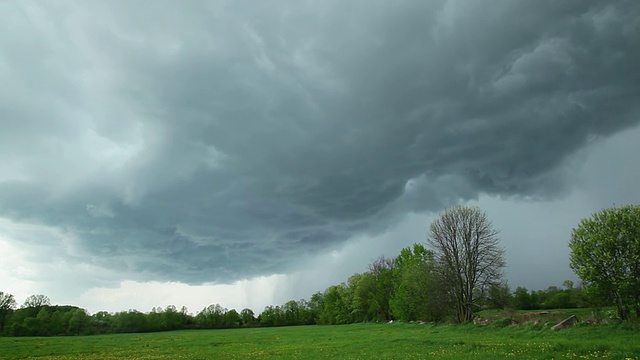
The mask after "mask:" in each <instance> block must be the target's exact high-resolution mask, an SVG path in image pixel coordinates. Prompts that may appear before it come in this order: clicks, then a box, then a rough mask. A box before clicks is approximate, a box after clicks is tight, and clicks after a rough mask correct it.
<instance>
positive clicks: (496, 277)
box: [428, 206, 505, 322]
mask: <svg viewBox="0 0 640 360" xmlns="http://www.w3.org/2000/svg"><path fill="white" fill-rule="evenodd" d="M499 241H500V239H499V238H498V232H497V231H496V230H495V229H494V228H493V226H492V225H491V222H490V221H489V218H488V217H487V215H486V214H485V213H484V212H483V211H482V210H481V209H480V208H478V207H466V206H456V207H453V208H449V209H446V210H445V211H444V212H442V213H441V214H440V217H439V218H437V219H436V220H435V221H434V222H433V223H432V224H431V227H430V232H429V240H428V244H429V245H430V246H431V248H432V249H433V251H434V254H435V257H436V259H437V261H438V263H439V266H438V269H439V271H440V276H441V277H442V279H443V281H445V282H446V283H447V284H448V285H449V287H450V296H451V298H452V299H453V303H454V304H455V314H456V319H457V321H458V322H465V321H470V320H472V319H473V312H474V310H475V309H477V308H479V303H478V301H479V300H481V299H482V298H483V297H484V295H485V293H486V291H487V290H488V289H489V287H491V286H492V285H495V284H499V283H500V281H501V278H502V268H503V267H504V266H505V260H504V250H503V249H502V248H500V247H499Z"/></svg>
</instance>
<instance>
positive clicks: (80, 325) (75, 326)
mask: <svg viewBox="0 0 640 360" xmlns="http://www.w3.org/2000/svg"><path fill="white" fill-rule="evenodd" d="M88 325H89V315H87V313H86V311H85V310H84V309H76V310H75V311H73V312H72V313H71V319H69V334H71V335H80V334H84V333H87V330H88V329H87V327H88Z"/></svg>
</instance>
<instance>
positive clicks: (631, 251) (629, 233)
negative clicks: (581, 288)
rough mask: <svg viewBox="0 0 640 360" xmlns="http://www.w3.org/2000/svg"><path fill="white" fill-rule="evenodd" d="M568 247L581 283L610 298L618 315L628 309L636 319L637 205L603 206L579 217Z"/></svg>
mask: <svg viewBox="0 0 640 360" xmlns="http://www.w3.org/2000/svg"><path fill="white" fill-rule="evenodd" d="M569 247H570V248H571V262H570V266H571V268H572V269H573V270H574V271H575V272H576V274H578V276H579V277H580V279H582V281H583V282H584V285H585V287H587V288H593V290H592V291H591V293H592V294H599V296H600V297H604V298H607V299H610V301H611V302H612V305H615V306H616V308H617V311H618V316H619V317H620V318H621V319H627V318H628V317H629V314H630V312H631V311H635V317H636V318H639V319H640V206H638V205H627V206H622V207H619V208H615V207H614V208H609V209H603V210H601V211H600V212H597V213H595V214H593V215H592V217H591V218H587V219H582V220H581V221H580V224H579V225H578V227H576V228H574V229H573V231H572V232H571V240H570V241H569Z"/></svg>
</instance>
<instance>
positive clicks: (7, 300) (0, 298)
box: [0, 291, 17, 334]
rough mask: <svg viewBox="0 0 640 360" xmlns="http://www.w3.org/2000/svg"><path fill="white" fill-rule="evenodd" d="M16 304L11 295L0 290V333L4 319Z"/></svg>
mask: <svg viewBox="0 0 640 360" xmlns="http://www.w3.org/2000/svg"><path fill="white" fill-rule="evenodd" d="M16 304H17V303H16V299H15V298H14V297H13V295H11V294H5V293H3V292H2V291H0V334H2V333H3V332H4V325H5V323H6V319H7V317H9V315H10V314H11V313H12V312H13V310H14V309H15V308H16Z"/></svg>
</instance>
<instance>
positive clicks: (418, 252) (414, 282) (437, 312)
mask: <svg viewBox="0 0 640 360" xmlns="http://www.w3.org/2000/svg"><path fill="white" fill-rule="evenodd" d="M395 264H396V267H395V268H394V278H395V280H396V284H395V285H396V289H395V292H394V295H393V298H392V299H391V307H392V310H393V314H394V316H395V317H396V318H397V319H400V320H404V321H417V320H424V321H441V320H443V318H444V317H445V315H446V313H447V310H446V308H447V300H448V299H447V297H446V295H445V294H446V291H444V290H443V287H444V286H442V285H443V284H442V283H441V281H440V279H439V277H438V272H437V269H436V267H437V264H436V262H435V259H434V255H433V251H431V250H427V249H426V248H425V247H424V246H423V245H422V244H413V246H412V247H406V248H404V249H402V250H401V251H400V255H398V257H397V258H396V260H395Z"/></svg>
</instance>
